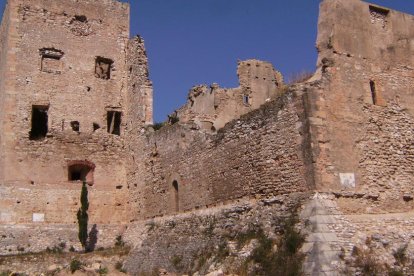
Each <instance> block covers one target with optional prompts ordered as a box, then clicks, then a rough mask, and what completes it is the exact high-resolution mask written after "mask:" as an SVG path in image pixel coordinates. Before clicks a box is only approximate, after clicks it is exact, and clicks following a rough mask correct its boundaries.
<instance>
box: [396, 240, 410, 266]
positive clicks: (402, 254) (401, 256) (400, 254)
mask: <svg viewBox="0 0 414 276" xmlns="http://www.w3.org/2000/svg"><path fill="white" fill-rule="evenodd" d="M407 247H408V244H405V245H402V246H400V247H399V248H398V249H397V250H396V251H395V252H394V253H393V256H394V258H395V260H396V261H397V263H398V264H399V265H403V264H404V263H405V262H406V261H407V255H406V253H407Z"/></svg>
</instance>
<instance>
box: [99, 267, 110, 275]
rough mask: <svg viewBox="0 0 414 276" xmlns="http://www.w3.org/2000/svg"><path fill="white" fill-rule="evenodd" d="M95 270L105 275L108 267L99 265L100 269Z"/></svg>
mask: <svg viewBox="0 0 414 276" xmlns="http://www.w3.org/2000/svg"><path fill="white" fill-rule="evenodd" d="M97 272H98V273H99V275H106V274H108V268H106V267H101V268H100V269H98V271H97Z"/></svg>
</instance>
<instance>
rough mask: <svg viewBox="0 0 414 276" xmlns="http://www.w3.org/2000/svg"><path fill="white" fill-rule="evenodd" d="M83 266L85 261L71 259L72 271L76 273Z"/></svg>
mask: <svg viewBox="0 0 414 276" xmlns="http://www.w3.org/2000/svg"><path fill="white" fill-rule="evenodd" d="M82 266H83V263H81V261H79V260H77V259H73V260H72V261H70V272H72V273H75V271H77V270H80V269H81V268H82Z"/></svg>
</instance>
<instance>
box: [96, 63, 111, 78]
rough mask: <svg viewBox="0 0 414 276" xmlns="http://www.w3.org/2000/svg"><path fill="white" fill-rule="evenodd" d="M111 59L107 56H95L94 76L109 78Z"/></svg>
mask: <svg viewBox="0 0 414 276" xmlns="http://www.w3.org/2000/svg"><path fill="white" fill-rule="evenodd" d="M113 63H114V62H113V60H111V59H109V58H103V57H96V60H95V77H97V78H99V79H103V80H109V79H110V78H111V67H112V64H113Z"/></svg>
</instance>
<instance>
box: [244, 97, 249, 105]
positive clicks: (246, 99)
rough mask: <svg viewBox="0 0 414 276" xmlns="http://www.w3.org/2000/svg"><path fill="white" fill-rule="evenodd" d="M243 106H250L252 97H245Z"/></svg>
mask: <svg viewBox="0 0 414 276" xmlns="http://www.w3.org/2000/svg"><path fill="white" fill-rule="evenodd" d="M243 104H244V105H250V97H249V95H243Z"/></svg>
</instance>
